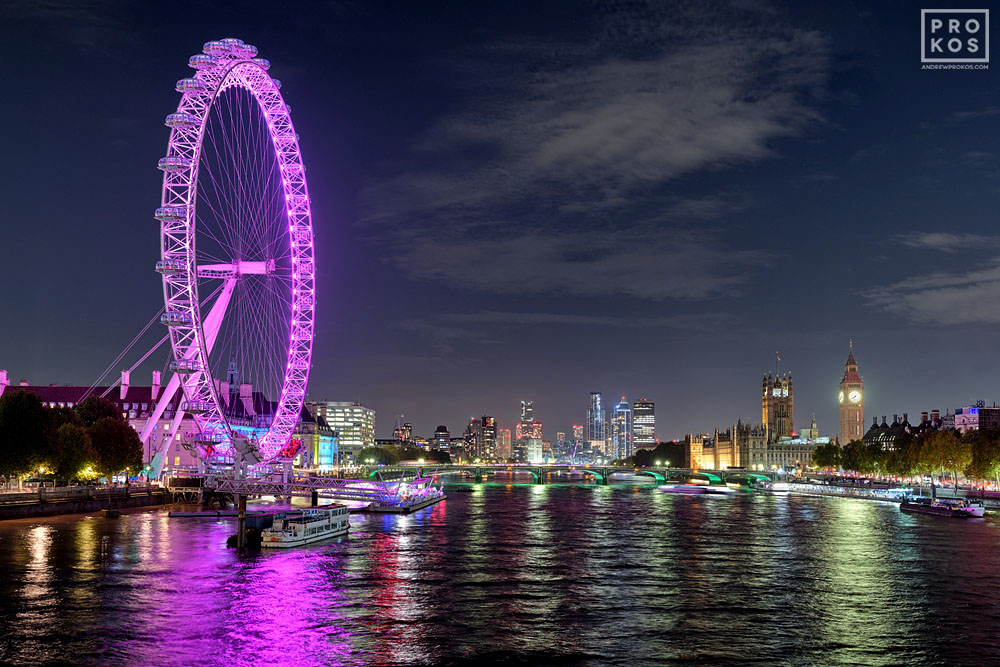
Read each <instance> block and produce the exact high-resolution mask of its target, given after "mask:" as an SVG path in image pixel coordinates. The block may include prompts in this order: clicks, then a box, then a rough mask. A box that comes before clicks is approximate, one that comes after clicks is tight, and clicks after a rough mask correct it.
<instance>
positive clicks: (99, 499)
mask: <svg viewBox="0 0 1000 667" xmlns="http://www.w3.org/2000/svg"><path fill="white" fill-rule="evenodd" d="M3 500H4V502H3V503H2V504H0V521H6V520H8V519H32V518H35V517H47V516H58V515H60V514H89V513H92V512H100V511H101V510H104V509H107V507H108V495H107V490H106V489H105V490H101V489H96V490H95V489H91V490H89V492H84V493H76V494H74V495H73V496H66V495H62V496H57V495H54V494H52V493H51V490H50V491H49V493H48V494H45V495H40V494H38V493H26V494H21V493H19V494H6V497H4V498H3ZM172 501H173V497H172V496H171V495H170V493H169V492H167V491H166V490H161V489H150V490H144V491H139V492H135V491H132V490H126V489H124V488H118V489H113V490H112V495H111V507H112V508H113V509H117V510H127V509H135V508H139V507H155V506H158V505H169V504H170V503H171V502H172Z"/></svg>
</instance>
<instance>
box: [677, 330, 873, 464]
mask: <svg viewBox="0 0 1000 667" xmlns="http://www.w3.org/2000/svg"><path fill="white" fill-rule="evenodd" d="M760 397H761V398H760V402H761V423H760V424H749V423H744V422H743V421H742V420H740V421H737V422H736V424H734V425H733V426H731V427H729V428H727V429H725V430H719V429H715V433H714V435H708V434H706V435H688V436H687V437H686V438H685V443H684V444H685V450H686V459H687V460H686V461H685V464H686V466H687V467H692V468H709V469H713V470H722V469H725V468H729V467H734V468H746V469H747V470H777V469H794V468H802V467H804V466H805V465H807V464H809V463H810V462H811V461H812V455H813V451H814V450H815V449H816V447H817V446H818V445H825V444H828V443H829V442H830V441H831V438H829V437H825V436H824V437H821V436H820V435H819V430H818V429H817V428H816V416H815V415H813V418H812V423H811V424H810V426H809V428H807V429H800V430H799V432H798V433H796V432H794V430H793V425H794V418H795V387H794V383H793V381H792V375H791V373H787V374H785V373H783V374H781V375H780V376H779V375H778V374H777V373H775V374H774V375H773V376H772V375H771V374H770V373H768V374H766V375H764V378H763V380H762V381H761V388H760ZM838 400H839V401H840V443H841V444H846V443H848V442H850V441H851V440H860V439H861V438H862V437H863V436H864V421H865V400H864V381H863V380H862V379H861V375H860V374H859V373H858V362H857V361H856V360H855V359H854V343H853V341H851V342H850V344H849V352H848V355H847V362H846V363H845V364H844V375H843V378H842V379H841V381H840V391H839V394H838ZM876 427H877V424H876V426H875V427H873V428H876Z"/></svg>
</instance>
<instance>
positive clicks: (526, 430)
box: [514, 401, 542, 441]
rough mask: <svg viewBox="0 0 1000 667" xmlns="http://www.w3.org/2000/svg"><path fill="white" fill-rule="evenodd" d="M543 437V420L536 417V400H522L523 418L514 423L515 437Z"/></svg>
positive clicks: (519, 438) (516, 438)
mask: <svg viewBox="0 0 1000 667" xmlns="http://www.w3.org/2000/svg"><path fill="white" fill-rule="evenodd" d="M541 437H542V422H540V421H538V420H536V419H535V410H534V401H521V420H520V421H518V422H517V424H515V425H514V439H515V440H518V441H521V440H524V439H525V438H541Z"/></svg>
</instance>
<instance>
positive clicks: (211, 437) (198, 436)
mask: <svg viewBox="0 0 1000 667" xmlns="http://www.w3.org/2000/svg"><path fill="white" fill-rule="evenodd" d="M188 437H189V438H190V439H191V443H192V444H195V445H214V444H217V443H220V442H225V440H226V436H225V435H223V434H222V433H204V432H202V433H192V434H191V435H190V436H188Z"/></svg>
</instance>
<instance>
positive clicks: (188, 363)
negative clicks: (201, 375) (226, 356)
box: [167, 359, 201, 374]
mask: <svg viewBox="0 0 1000 667" xmlns="http://www.w3.org/2000/svg"><path fill="white" fill-rule="evenodd" d="M167 368H169V369H170V370H172V371H173V372H175V373H181V374H187V373H197V372H198V371H200V370H201V363H200V362H199V361H198V360H197V359H174V360H173V361H171V362H170V365H169V366H167Z"/></svg>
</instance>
